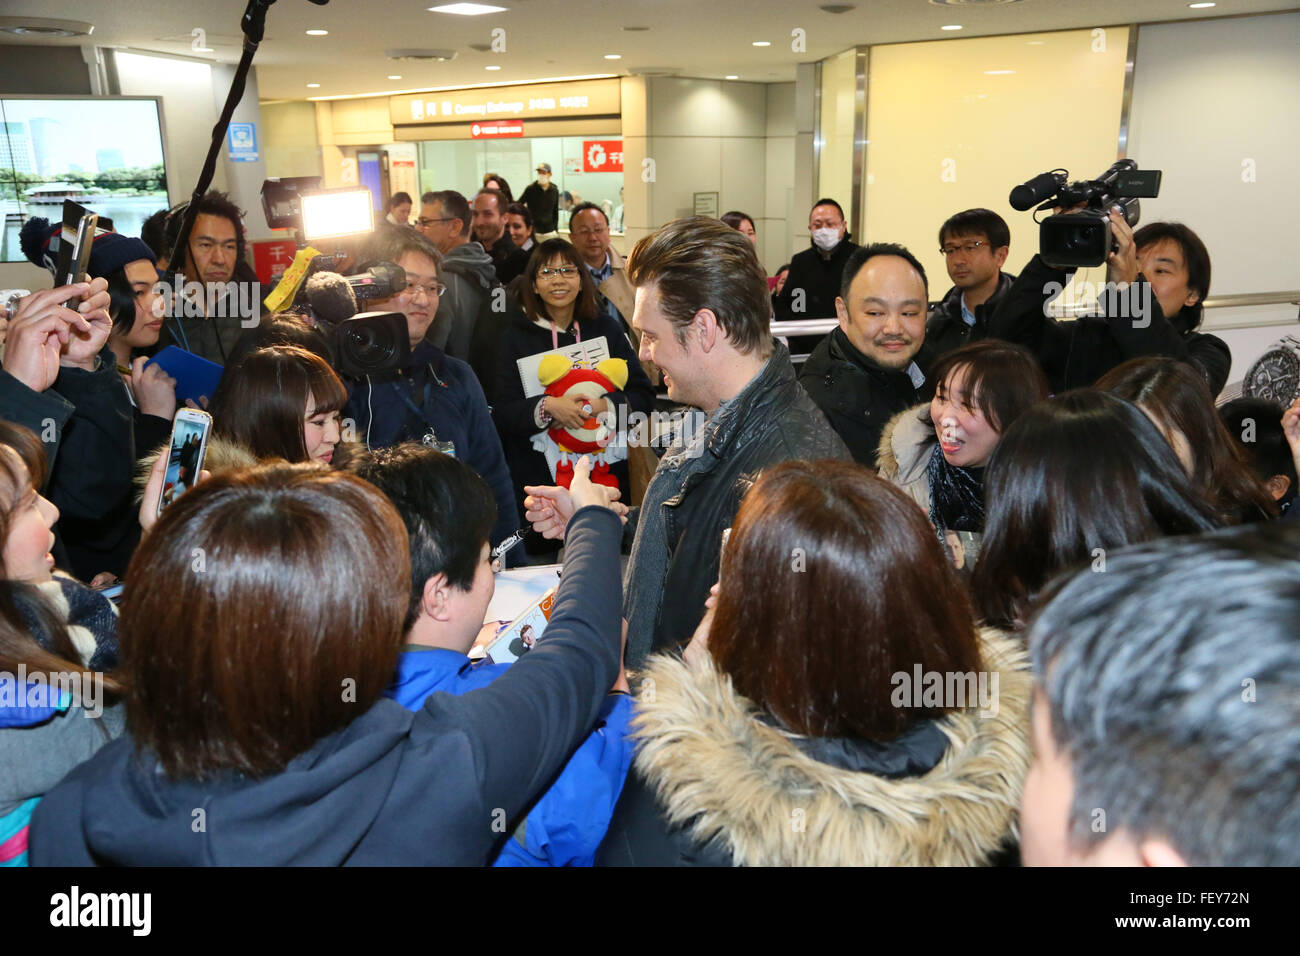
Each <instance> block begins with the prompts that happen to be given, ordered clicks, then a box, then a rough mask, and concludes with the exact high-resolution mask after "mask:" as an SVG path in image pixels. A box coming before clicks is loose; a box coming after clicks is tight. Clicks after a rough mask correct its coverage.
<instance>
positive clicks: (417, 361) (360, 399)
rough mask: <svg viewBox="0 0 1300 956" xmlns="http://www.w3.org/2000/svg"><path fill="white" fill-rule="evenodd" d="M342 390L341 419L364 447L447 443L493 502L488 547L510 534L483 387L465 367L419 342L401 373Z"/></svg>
mask: <svg viewBox="0 0 1300 956" xmlns="http://www.w3.org/2000/svg"><path fill="white" fill-rule="evenodd" d="M347 386H348V406H347V412H346V417H348V418H351V419H352V420H353V421H355V422H356V423H357V433H358V434H359V435H360V436H361V438H362V440H363V441H364V442H365V444H366V446H367V447H369V448H384V447H387V446H389V445H396V444H399V443H401V442H404V441H421V440H423V439H424V437H425V436H426V435H428V434H429V433H430V432H432V433H433V434H434V435H435V436H436V437H437V440H438V441H440V442H452V443H453V444H454V445H455V446H456V457H457V458H459V459H460V460H461V461H463V462H464V463H465V464H467V465H469V466H470V467H471V468H473V469H474V470H475V471H476V472H478V474H479V475H480V476H481V477H482V478H483V480H484V481H486V482H487V483H488V485H489V486H490V487H491V488H492V496H493V497H494V498H495V499H496V503H497V523H496V526H495V527H494V528H493V529H492V534H491V535H490V541H491V543H492V545H493V546H494V547H495V546H496V545H498V544H500V543H501V541H503V540H504V539H505V538H508V537H509V536H510V535H512V534H514V532H515V531H516V530H517V529H518V528H519V512H518V510H517V509H516V507H515V493H514V488H513V486H512V485H511V482H510V471H509V469H508V468H507V467H506V456H505V453H504V452H503V451H502V450H501V439H500V437H499V436H498V435H497V431H496V426H495V425H493V424H492V415H491V412H490V411H489V410H488V404H487V399H486V398H484V397H483V387H482V386H481V385H479V383H478V378H476V377H475V375H474V373H473V371H471V370H470V367H469V366H468V365H467V364H465V363H464V362H462V361H461V360H460V359H455V358H452V357H451V356H449V355H447V354H446V353H445V352H443V350H442V349H440V348H438V347H437V346H436V345H433V344H432V343H430V342H421V343H420V344H419V345H417V346H416V347H415V349H414V350H413V351H412V352H411V359H410V361H409V362H408V363H407V366H406V368H404V369H402V370H401V371H398V372H390V373H386V374H383V375H369V376H366V378H365V379H363V380H361V381H357V380H351V379H350V380H348V382H347Z"/></svg>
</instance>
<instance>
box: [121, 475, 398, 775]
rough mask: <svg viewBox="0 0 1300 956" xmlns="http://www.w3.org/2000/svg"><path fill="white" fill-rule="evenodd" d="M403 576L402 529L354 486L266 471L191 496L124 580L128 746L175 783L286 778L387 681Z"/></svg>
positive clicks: (146, 544) (162, 524) (169, 514)
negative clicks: (219, 777) (233, 776)
mask: <svg viewBox="0 0 1300 956" xmlns="http://www.w3.org/2000/svg"><path fill="white" fill-rule="evenodd" d="M410 577H411V566H410V559H409V558H408V556H407V548H406V529H405V527H403V525H402V519H401V518H399V517H398V515H397V512H396V511H395V510H394V509H393V506H392V505H391V504H389V502H388V499H387V498H385V497H384V496H383V495H382V494H380V493H379V492H378V491H377V490H375V488H373V487H372V486H371V485H369V484H367V483H366V482H364V481H362V480H361V479H360V478H357V477H355V476H353V475H349V474H345V473H342V472H337V471H331V470H330V469H327V468H323V467H321V466H319V465H285V464H277V465H267V466H261V467H258V468H251V469H247V470H243V471H231V472H226V473H223V474H220V475H217V476H216V477H214V478H211V479H209V480H208V481H205V482H203V483H202V484H199V485H196V486H195V487H194V489H193V490H192V491H190V492H188V493H187V494H185V495H184V496H182V497H181V498H179V499H177V501H176V503H175V504H173V505H171V506H170V507H168V508H167V510H166V511H164V512H163V515H162V518H161V519H159V521H158V524H157V525H156V526H155V527H154V529H153V531H151V532H150V533H149V534H148V535H146V536H145V538H144V540H143V542H141V545H140V548H139V550H137V551H136V553H135V556H134V557H133V558H132V559H131V566H130V568H129V570H128V572H127V580H128V582H129V585H128V587H127V589H126V592H125V594H126V596H125V600H124V601H123V604H122V618H121V624H120V632H121V636H122V670H123V672H124V673H125V674H126V675H127V682H128V684H129V686H130V690H129V691H128V695H127V721H128V723H129V725H130V728H131V733H132V735H133V736H134V738H135V740H136V742H137V744H138V745H139V746H140V747H141V748H142V749H146V750H148V751H151V752H152V753H153V754H154V755H156V756H157V758H158V761H159V762H160V763H161V765H162V768H163V770H164V771H165V772H166V773H167V774H168V775H169V776H171V777H173V778H203V777H206V776H209V775H212V774H215V773H219V772H222V771H237V772H239V773H243V774H248V775H250V776H264V775H267V774H272V773H276V772H278V771H280V770H283V769H284V767H285V765H286V764H288V762H289V761H290V760H292V759H293V758H294V757H296V756H297V755H298V754H300V753H302V752H303V751H305V750H307V749H308V748H310V747H311V746H312V745H313V744H314V743H316V741H318V740H320V739H321V738H322V737H325V736H328V735H329V734H332V733H334V732H335V731H338V730H340V729H342V728H343V727H346V726H347V725H348V724H350V723H351V722H352V721H353V720H355V719H356V718H357V717H359V716H361V715H362V714H364V713H365V712H366V711H367V710H368V709H369V708H370V707H371V705H373V704H374V703H375V702H376V701H377V700H378V699H379V697H380V695H381V694H382V693H383V690H384V688H385V687H386V686H387V685H388V684H389V682H390V681H391V680H392V678H393V670H394V668H395V667H396V663H397V653H398V649H399V648H400V646H401V642H402V623H403V621H404V619H405V617H406V602H407V598H408V591H409V589H410Z"/></svg>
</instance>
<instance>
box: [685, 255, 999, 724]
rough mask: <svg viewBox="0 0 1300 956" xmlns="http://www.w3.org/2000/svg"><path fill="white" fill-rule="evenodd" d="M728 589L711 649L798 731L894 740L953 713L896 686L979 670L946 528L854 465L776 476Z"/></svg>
mask: <svg viewBox="0 0 1300 956" xmlns="http://www.w3.org/2000/svg"><path fill="white" fill-rule="evenodd" d="M742 238H744V237H743V236H742ZM745 241H746V242H748V241H749V240H748V239H746V240H745ZM720 581H721V583H722V587H721V588H720V589H719V595H718V603H717V609H716V612H715V617H714V621H713V626H712V628H711V630H710V632H709V652H710V654H711V655H712V657H713V659H714V661H715V662H716V663H717V665H718V667H719V668H720V669H721V670H722V671H723V672H725V673H726V674H729V675H730V676H731V679H732V682H733V684H734V686H735V688H736V690H737V691H738V692H740V693H741V694H743V695H744V696H746V697H748V698H749V699H750V700H752V701H753V702H754V703H755V704H756V705H758V707H760V708H761V709H763V710H765V711H767V712H768V713H771V714H773V715H774V716H776V717H777V718H779V719H780V720H781V721H782V722H783V723H784V724H785V726H786V727H787V728H788V729H790V730H792V731H794V732H795V733H799V734H805V735H808V736H814V737H844V736H853V737H860V738H866V739H869V740H877V741H887V740H892V739H894V738H896V737H897V736H898V735H899V734H901V733H903V732H904V731H905V730H907V729H908V728H909V727H910V726H912V725H913V723H914V722H915V721H916V720H917V719H918V718H923V717H938V716H940V715H941V714H942V713H944V711H943V710H925V709H919V708H899V707H894V706H893V705H892V704H891V694H892V691H893V688H894V682H893V681H892V679H891V678H892V675H894V674H896V673H899V672H905V673H908V674H911V673H912V671H913V668H914V667H915V666H916V665H920V666H921V668H922V669H923V670H924V671H927V672H928V671H938V672H949V671H961V672H967V671H970V672H974V671H978V670H979V669H980V666H981V658H980V653H979V648H978V644H977V641H976V635H975V627H974V623H973V620H974V617H973V614H972V610H971V605H970V600H969V598H968V597H967V595H966V590H965V588H963V587H962V585H961V584H960V582H959V581H958V580H957V578H956V574H955V572H954V570H953V568H952V566H951V562H950V561H949V560H948V559H947V558H946V557H945V555H944V552H943V549H942V548H941V547H940V545H939V540H938V538H937V537H936V536H935V533H934V528H932V527H931V526H930V522H929V521H928V520H927V519H926V516H925V514H924V513H923V512H922V511H921V509H920V508H918V507H917V506H916V504H915V502H913V501H912V500H911V499H910V498H909V497H908V496H907V495H906V494H905V493H904V492H902V491H900V490H899V489H898V488H895V487H894V486H893V485H891V484H889V483H888V482H885V481H882V480H880V479H879V478H877V477H875V476H874V475H872V474H871V472H869V471H868V470H867V469H866V468H864V467H862V466H861V465H857V464H854V463H852V462H843V461H787V462H783V463H781V464H779V465H775V466H773V467H772V468H769V469H768V470H766V471H764V472H763V474H762V475H761V476H760V477H759V479H758V481H757V482H756V483H755V485H754V487H753V488H752V489H751V490H750V492H749V493H748V494H747V495H746V496H745V499H744V501H743V502H742V503H741V506H740V510H739V512H738V513H737V514H736V520H735V524H734V525H733V526H732V531H731V536H730V539H729V541H728V544H727V547H726V551H725V552H724V554H723V558H722V570H721V576H720Z"/></svg>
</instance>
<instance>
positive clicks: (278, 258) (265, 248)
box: [252, 239, 298, 286]
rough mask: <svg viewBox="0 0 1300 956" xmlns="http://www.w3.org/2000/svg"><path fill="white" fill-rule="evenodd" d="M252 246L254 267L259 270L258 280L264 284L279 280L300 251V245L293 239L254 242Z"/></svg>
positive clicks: (270, 284)
mask: <svg viewBox="0 0 1300 956" xmlns="http://www.w3.org/2000/svg"><path fill="white" fill-rule="evenodd" d="M252 246H253V268H254V269H255V270H256V271H257V281H258V282H260V283H262V285H264V286H272V285H275V284H276V283H277V282H279V281H280V277H281V276H282V275H284V270H285V269H287V268H289V265H290V264H291V263H292V262H293V257H294V256H295V255H296V254H297V252H298V245H297V243H295V242H294V241H293V240H292V239H272V240H270V241H263V242H254V243H253V244H252Z"/></svg>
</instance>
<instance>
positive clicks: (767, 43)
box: [754, 40, 772, 46]
mask: <svg viewBox="0 0 1300 956" xmlns="http://www.w3.org/2000/svg"><path fill="white" fill-rule="evenodd" d="M771 45H772V44H771V42H770V41H768V40H755V41H754V46H771Z"/></svg>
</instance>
